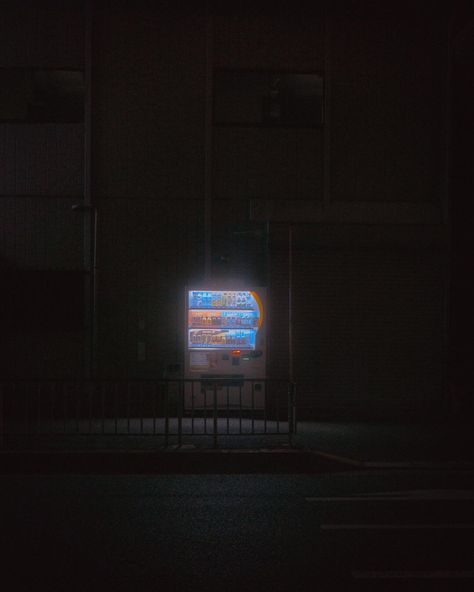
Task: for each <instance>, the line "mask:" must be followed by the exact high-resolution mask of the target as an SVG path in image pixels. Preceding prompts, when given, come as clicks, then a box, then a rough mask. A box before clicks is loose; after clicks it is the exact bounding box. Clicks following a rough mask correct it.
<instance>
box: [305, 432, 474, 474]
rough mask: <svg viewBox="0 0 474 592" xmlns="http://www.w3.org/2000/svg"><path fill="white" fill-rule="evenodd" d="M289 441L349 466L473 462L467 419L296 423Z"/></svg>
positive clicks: (473, 443)
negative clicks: (424, 422)
mask: <svg viewBox="0 0 474 592" xmlns="http://www.w3.org/2000/svg"><path fill="white" fill-rule="evenodd" d="M294 443H295V445H296V446H297V447H298V448H300V449H304V450H313V451H317V452H318V453H320V454H322V455H326V456H327V458H330V457H333V458H335V459H336V458H339V459H340V460H341V461H344V460H346V461H348V462H352V463H353V464H354V466H361V467H365V468H376V467H377V466H380V467H381V468H382V467H383V466H393V467H396V466H397V465H399V466H405V465H407V466H408V465H412V466H415V467H416V466H420V467H421V466H424V465H426V466H430V465H433V464H437V465H440V466H446V467H449V466H450V465H453V466H454V465H456V466H463V465H466V466H469V465H471V464H472V466H473V467H474V426H473V425H472V424H462V423H459V424H434V423H430V424H413V423H412V424H401V423H394V424H392V423H382V422H377V423H349V422H344V423H336V422H334V423H333V422H324V423H315V422H301V423H299V424H298V430H297V434H296V436H295V438H294Z"/></svg>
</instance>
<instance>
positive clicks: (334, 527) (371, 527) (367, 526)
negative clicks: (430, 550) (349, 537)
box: [320, 524, 474, 530]
mask: <svg viewBox="0 0 474 592" xmlns="http://www.w3.org/2000/svg"><path fill="white" fill-rule="evenodd" d="M320 528H321V530H457V529H459V530H474V524H321V525H320Z"/></svg>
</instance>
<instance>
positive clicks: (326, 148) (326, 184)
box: [322, 5, 331, 209]
mask: <svg viewBox="0 0 474 592" xmlns="http://www.w3.org/2000/svg"><path fill="white" fill-rule="evenodd" d="M323 27H324V35H323V40H324V41H323V42H324V45H323V53H324V68H323V117H322V120H323V202H322V203H323V208H324V209H327V208H328V207H329V205H330V201H331V186H330V174H331V161H330V154H329V152H330V140H331V135H330V128H329V120H330V117H331V104H330V100H331V81H330V76H331V60H330V57H331V56H330V42H331V21H330V17H329V15H328V7H327V5H325V7H324V15H323Z"/></svg>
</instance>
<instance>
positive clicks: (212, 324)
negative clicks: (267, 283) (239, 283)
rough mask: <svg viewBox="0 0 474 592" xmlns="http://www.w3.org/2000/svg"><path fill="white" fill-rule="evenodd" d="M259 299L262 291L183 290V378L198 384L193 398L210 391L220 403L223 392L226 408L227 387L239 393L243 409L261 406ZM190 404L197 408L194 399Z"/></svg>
mask: <svg viewBox="0 0 474 592" xmlns="http://www.w3.org/2000/svg"><path fill="white" fill-rule="evenodd" d="M265 296H266V294H265V289H264V288H254V289H242V290H235V289H229V290H222V289H221V290H219V289H215V288H213V289H202V288H199V289H187V290H186V335H185V342H186V351H185V374H186V378H187V379H193V380H194V379H202V380H201V384H200V385H199V387H196V385H193V393H194V392H195V391H196V393H201V394H202V392H203V390H204V389H205V387H206V385H207V387H210V386H211V387H213V388H217V389H218V390H219V393H220V394H219V401H220V402H222V401H221V400H222V393H223V391H225V395H226V396H225V399H226V403H227V393H228V389H229V385H230V386H233V387H236V388H238V389H239V397H240V398H242V397H243V400H242V405H243V406H246V405H248V404H252V405H253V406H254V407H261V406H262V405H263V398H264V394H263V393H264V379H265V357H266V356H265V353H266V343H265ZM220 378H221V379H223V380H222V382H220V381H219V379H220ZM206 379H212V381H209V380H207V382H206ZM250 379H252V380H250ZM254 379H255V380H254ZM259 380H260V382H259ZM203 385H204V386H203ZM214 385H217V387H214ZM233 390H234V391H235V388H234V389H233ZM250 391H251V397H250V399H251V400H250V399H249V392H250ZM201 398H202V397H201ZM194 399H195V400H194V401H193V404H197V405H198V406H199V403H202V401H201V400H200V395H199V394H195V397H194ZM187 400H188V402H189V397H187Z"/></svg>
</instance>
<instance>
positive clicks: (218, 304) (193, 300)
mask: <svg viewBox="0 0 474 592" xmlns="http://www.w3.org/2000/svg"><path fill="white" fill-rule="evenodd" d="M189 308H204V309H223V308H224V309H244V310H245V309H253V310H258V304H257V301H256V300H255V297H254V296H253V294H252V293H251V292H248V291H240V290H239V291H236V290H225V291H220V290H219V291H218V290H212V291H209V290H190V292H189Z"/></svg>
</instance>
